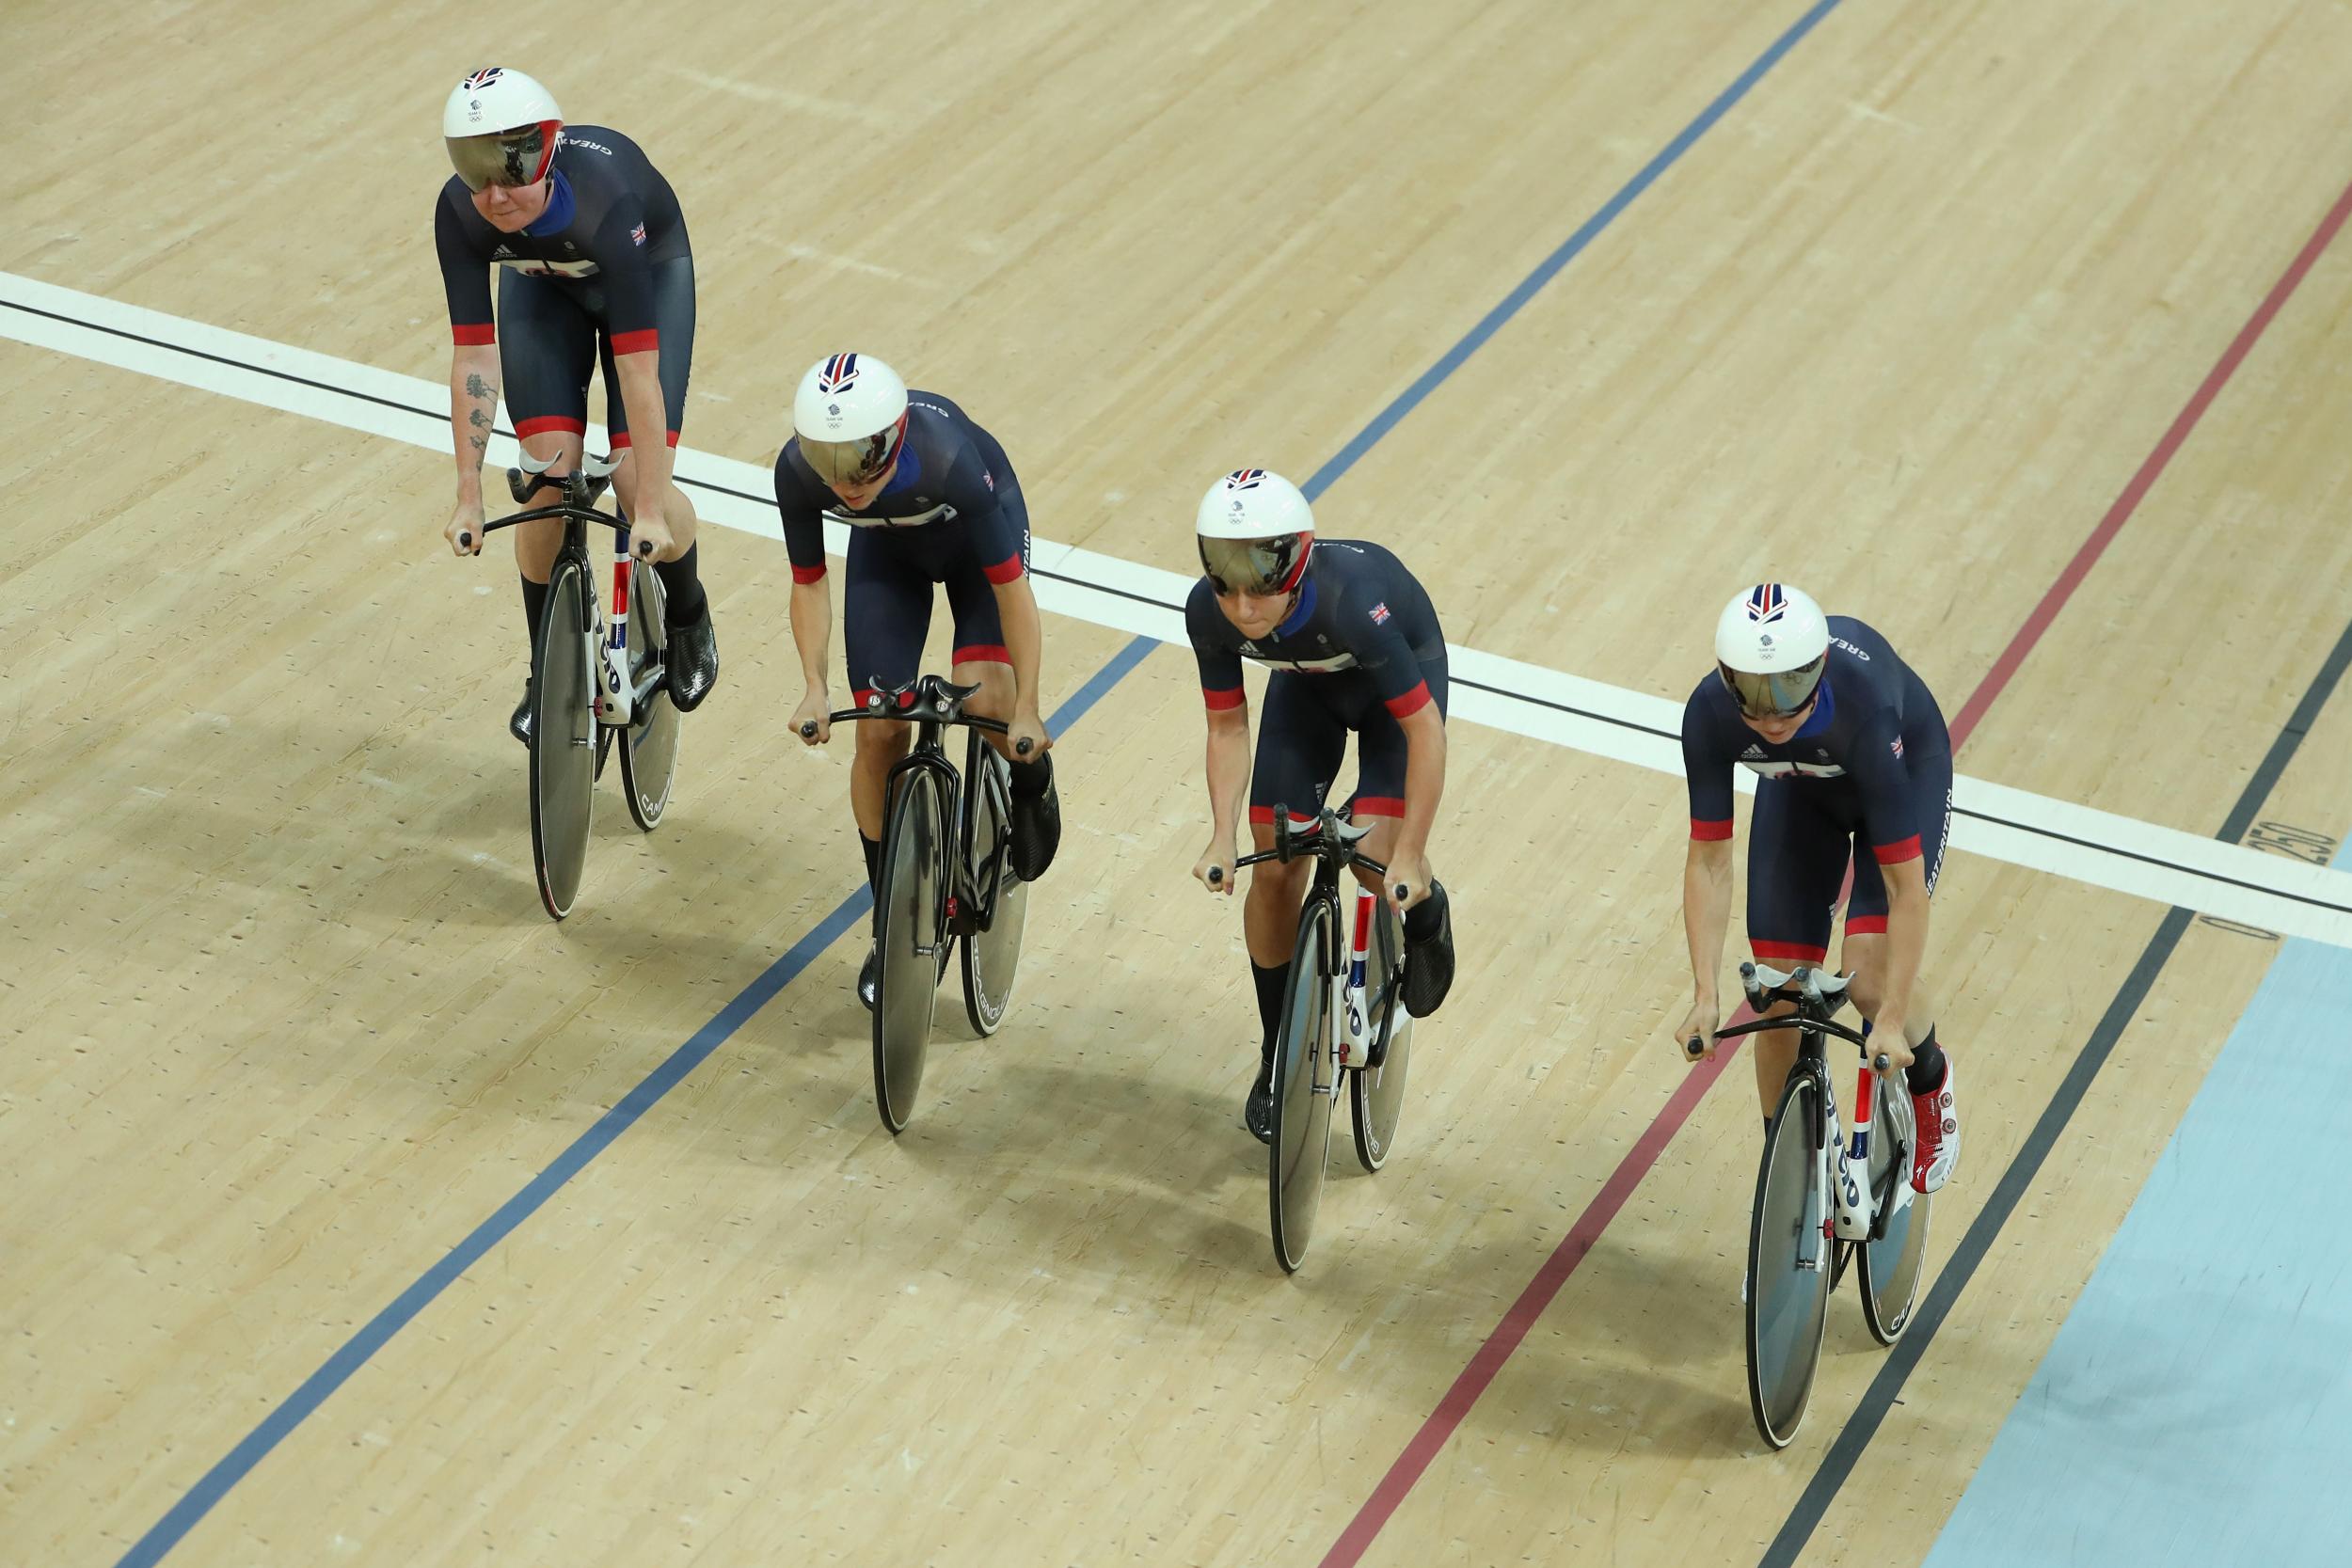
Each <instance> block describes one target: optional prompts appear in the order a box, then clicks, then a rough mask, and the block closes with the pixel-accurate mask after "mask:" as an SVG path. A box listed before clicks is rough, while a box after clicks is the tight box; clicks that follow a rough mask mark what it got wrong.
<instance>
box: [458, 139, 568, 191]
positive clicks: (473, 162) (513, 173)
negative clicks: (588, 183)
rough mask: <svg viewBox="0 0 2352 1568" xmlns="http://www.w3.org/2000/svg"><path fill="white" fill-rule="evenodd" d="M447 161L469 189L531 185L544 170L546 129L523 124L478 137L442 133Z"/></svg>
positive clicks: (546, 158) (545, 162)
mask: <svg viewBox="0 0 2352 1568" xmlns="http://www.w3.org/2000/svg"><path fill="white" fill-rule="evenodd" d="M441 139H442V140H444V141H446V142H447V143H448V144H449V161H450V164H451V165H452V166H453V167H454V168H455V169H456V170H457V178H458V179H460V180H463V181H464V182H466V188H467V189H468V190H469V191H479V190H486V189H488V188H489V187H490V186H492V185H505V186H508V187H509V188H513V187H516V186H520V185H535V184H537V183H538V182H540V181H541V180H542V179H544V178H545V177H546V175H547V172H548V128H547V127H546V126H544V125H525V126H521V127H519V128H517V129H516V130H513V131H493V132H491V133H490V134H489V135H481V136H444V137H443V138H441Z"/></svg>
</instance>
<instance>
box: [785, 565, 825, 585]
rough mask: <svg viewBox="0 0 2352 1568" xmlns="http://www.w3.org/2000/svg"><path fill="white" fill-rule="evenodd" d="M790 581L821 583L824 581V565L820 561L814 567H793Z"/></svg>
mask: <svg viewBox="0 0 2352 1568" xmlns="http://www.w3.org/2000/svg"><path fill="white" fill-rule="evenodd" d="M792 580H793V581H794V582H822V581H824V580H825V563H824V562H821V561H820V562H818V563H817V564H816V565H814V566H795V567H793V568H792Z"/></svg>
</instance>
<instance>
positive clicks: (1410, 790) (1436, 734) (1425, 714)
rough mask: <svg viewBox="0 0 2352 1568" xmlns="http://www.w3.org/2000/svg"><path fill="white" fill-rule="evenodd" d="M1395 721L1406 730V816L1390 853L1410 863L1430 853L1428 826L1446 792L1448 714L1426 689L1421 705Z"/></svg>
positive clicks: (1413, 863) (1399, 859) (1433, 822)
mask: <svg viewBox="0 0 2352 1568" xmlns="http://www.w3.org/2000/svg"><path fill="white" fill-rule="evenodd" d="M1396 722H1397V727H1398V728H1400V729H1402V730H1403V731H1404V732H1405V820H1404V822H1403V823H1402V824H1401V825H1400V826H1399V827H1398V829H1397V834H1396V847H1395V848H1394V849H1392V850H1391V851H1390V853H1391V855H1392V856H1393V857H1394V858H1395V860H1396V861H1397V863H1399V864H1402V865H1407V866H1410V865H1416V864H1419V863H1420V862H1421V859H1422V856H1423V855H1425V854H1427V853H1428V850H1429V830H1430V828H1431V827H1432V826H1434V825H1435V824H1436V822H1437V820H1438V800H1439V799H1440V798H1442V797H1443V796H1444V794H1445V718H1444V716H1443V715H1441V714H1440V713H1438V705H1437V704H1436V703H1434V702H1432V701H1430V700H1429V697H1428V693H1427V691H1426V689H1424V690H1423V691H1422V703H1421V705H1420V706H1419V707H1416V708H1414V709H1413V710H1412V711H1411V712H1409V713H1405V714H1400V715H1399V716H1398V718H1397V721H1396Z"/></svg>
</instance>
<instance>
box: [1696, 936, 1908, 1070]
mask: <svg viewBox="0 0 2352 1568" xmlns="http://www.w3.org/2000/svg"><path fill="white" fill-rule="evenodd" d="M1764 973H1765V974H1770V975H1772V978H1773V980H1774V981H1775V982H1777V983H1774V984H1767V983H1766V982H1764V981H1763V980H1761V979H1759V978H1758V977H1757V966H1756V964H1754V963H1743V964H1741V965H1740V987H1741V989H1742V990H1745V991H1746V992H1747V993H1748V1006H1750V1007H1753V1008H1754V1009H1756V1011H1757V1012H1758V1013H1762V1012H1763V1011H1764V1009H1765V1008H1766V1007H1768V1006H1772V1003H1774V1002H1794V1003H1795V1004H1796V1005H1797V1010H1796V1011H1795V1012H1793V1013H1774V1014H1772V1015H1771V1016H1769V1017H1763V1018H1756V1019H1751V1020H1750V1021H1749V1022H1745V1023H1734V1024H1729V1025H1727V1026H1725V1027H1724V1028H1721V1029H1718V1030H1716V1031H1715V1038H1716V1039H1718V1040H1726V1039H1736V1038H1738V1037H1740V1036H1741V1035H1756V1034H1762V1033H1763V1032H1765V1031H1766V1030H1770V1029H1806V1028H1811V1029H1818V1030H1820V1032H1821V1033H1822V1034H1824V1035H1835V1036H1836V1037H1838V1038H1839V1039H1841V1040H1845V1041H1847V1042H1849V1043H1850V1044H1851V1045H1853V1046H1854V1047H1855V1048H1856V1049H1858V1050H1861V1051H1865V1052H1867V1051H1868V1050H1869V1049H1870V1042H1869V1037H1867V1036H1866V1035H1864V1034H1863V1033H1862V1031H1861V1030H1859V1029H1850V1028H1848V1027H1847V1026H1846V1025H1844V1024H1842V1023H1840V1022H1837V1019H1836V1014H1837V1010H1838V1009H1839V1008H1841V1007H1843V1006H1845V1005H1846V986H1847V982H1848V981H1849V980H1850V979H1851V975H1844V974H1840V975H1836V976H1835V977H1833V978H1832V979H1831V980H1830V981H1829V982H1827V983H1826V984H1825V983H1824V982H1823V981H1822V979H1821V977H1820V972H1819V971H1818V970H1816V969H1814V968H1812V967H1811V966H1810V965H1802V964H1801V965H1799V966H1798V967H1797V969H1796V970H1794V971H1793V972H1792V973H1790V974H1788V975H1786V976H1783V975H1781V974H1778V972H1777V971H1773V970H1766V971H1764ZM1682 1051H1683V1054H1684V1055H1686V1056H1688V1057H1690V1058H1691V1059H1692V1061H1696V1060H1697V1059H1698V1058H1699V1057H1701V1056H1703V1055H1705V1054H1706V1053H1707V1041H1706V1040H1705V1038H1703V1037H1700V1036H1697V1035H1693V1036H1692V1037H1690V1038H1689V1039H1687V1040H1685V1041H1683V1043H1682ZM1871 1065H1872V1066H1874V1067H1876V1068H1877V1069H1878V1070H1879V1071H1881V1072H1885V1071H1887V1070H1889V1069H1891V1068H1892V1067H1893V1066H1894V1060H1893V1058H1891V1057H1890V1056H1888V1055H1887V1054H1886V1053H1884V1052H1883V1051H1882V1052H1880V1053H1879V1054H1878V1058H1877V1060H1876V1061H1875V1062H1873V1063H1872V1064H1871Z"/></svg>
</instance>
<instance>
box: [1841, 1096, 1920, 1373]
mask: <svg viewBox="0 0 2352 1568" xmlns="http://www.w3.org/2000/svg"><path fill="white" fill-rule="evenodd" d="M1877 1098H1878V1109H1877V1111H1876V1112H1875V1113H1874V1115H1873V1116H1872V1117H1871V1124H1870V1193H1871V1196H1872V1198H1873V1200H1874V1204H1875V1209H1876V1212H1877V1214H1878V1216H1879V1218H1878V1220H1877V1222H1876V1230H1877V1234H1876V1236H1875V1237H1874V1238H1873V1239H1872V1240H1870V1241H1867V1242H1864V1243H1862V1244H1861V1245H1860V1247H1858V1248H1857V1249H1856V1250H1857V1251H1859V1252H1860V1254H1861V1258H1862V1267H1861V1269H1860V1271H1859V1274H1858V1279H1857V1283H1858V1284H1859V1286H1860V1288H1861V1291H1862V1321H1863V1322H1864V1323H1867V1324H1868V1325H1869V1329H1870V1338H1873V1339H1876V1340H1877V1341H1878V1342H1879V1343H1880V1344H1882V1345H1891V1344H1893V1343H1894V1342H1895V1341H1896V1340H1898V1339H1899V1338H1902V1335H1903V1330H1904V1329H1905V1328H1906V1327H1908V1326H1909V1325H1910V1323H1911V1311H1912V1307H1914V1306H1915V1305H1916V1303H1917V1302H1918V1299H1919V1277H1920V1275H1921V1274H1922V1273H1923V1272H1924V1266H1925V1264H1926V1261H1927V1255H1928V1212H1929V1210H1930V1208H1931V1206H1932V1205H1933V1202H1934V1199H1933V1198H1932V1197H1931V1196H1929V1195H1927V1194H1923V1193H1915V1192H1913V1191H1912V1190H1911V1156H1912V1151H1913V1150H1914V1149H1915V1148H1917V1147H1918V1143H1917V1139H1918V1133H1917V1132H1916V1131H1915V1128H1914V1125H1913V1121H1912V1109H1911V1096H1910V1094H1909V1093H1908V1092H1907V1091H1906V1089H1905V1088H1904V1086H1903V1084H1902V1081H1901V1080H1900V1079H1899V1078H1890V1079H1889V1080H1887V1081H1886V1083H1884V1084H1883V1085H1882V1086H1881V1088H1880V1090H1879V1094H1878V1097H1877Z"/></svg>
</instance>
